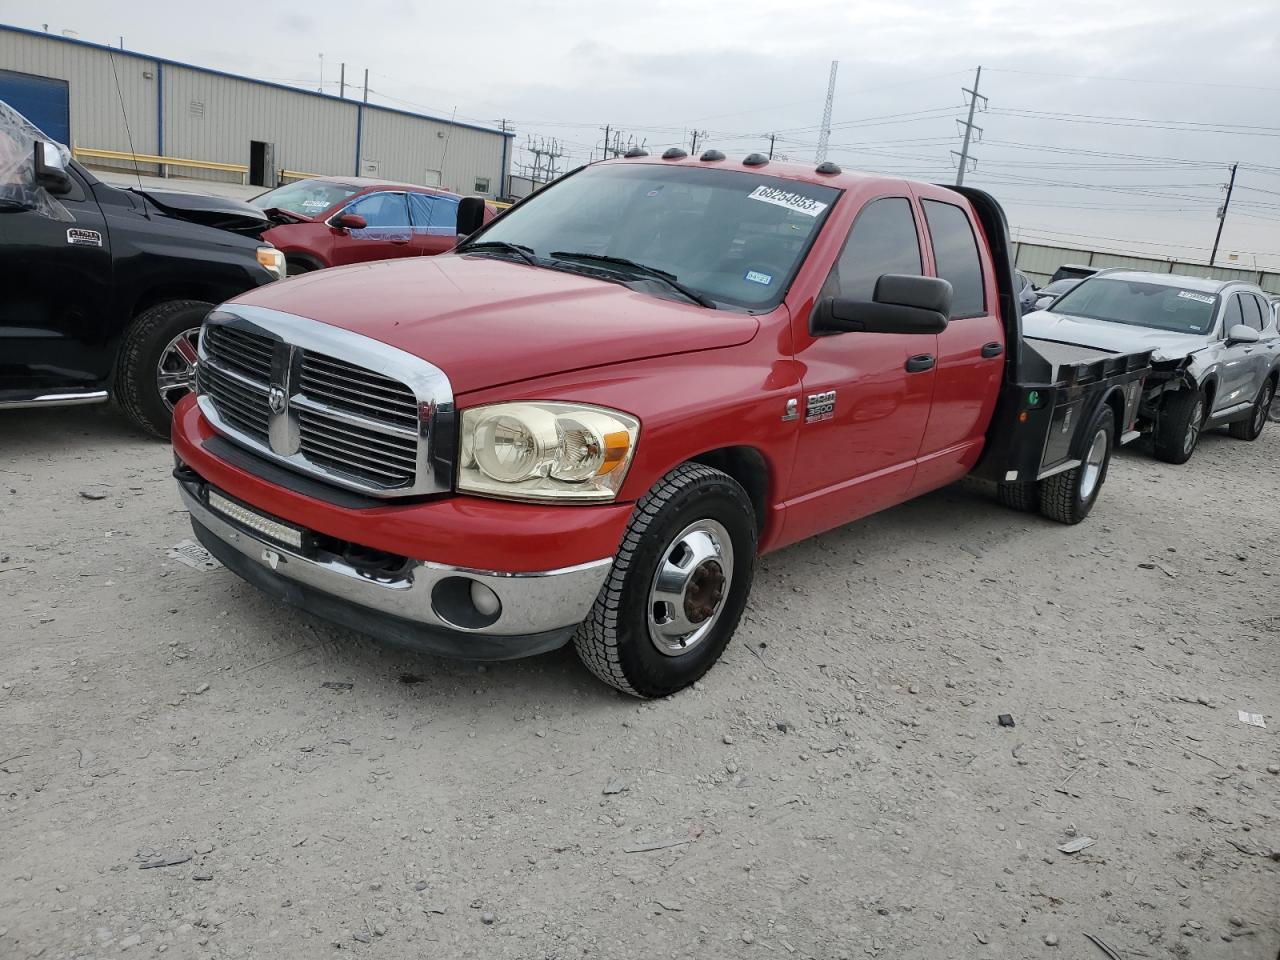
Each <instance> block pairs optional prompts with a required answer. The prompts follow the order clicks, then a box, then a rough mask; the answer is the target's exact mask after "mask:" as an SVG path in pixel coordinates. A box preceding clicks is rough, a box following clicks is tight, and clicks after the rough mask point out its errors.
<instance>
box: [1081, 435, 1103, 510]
mask: <svg viewBox="0 0 1280 960" xmlns="http://www.w3.org/2000/svg"><path fill="white" fill-rule="evenodd" d="M1107 439H1108V438H1107V431H1105V430H1099V431H1098V432H1097V433H1095V434H1094V435H1093V443H1091V444H1090V445H1089V452H1088V453H1086V454H1085V456H1084V469H1083V470H1082V472H1081V474H1080V499H1081V500H1088V499H1089V498H1090V497H1091V496H1093V491H1094V490H1095V489H1097V486H1098V478H1099V477H1101V476H1102V465H1103V464H1104V463H1106V461H1107Z"/></svg>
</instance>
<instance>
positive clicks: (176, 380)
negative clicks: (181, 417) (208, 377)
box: [114, 300, 213, 437]
mask: <svg viewBox="0 0 1280 960" xmlns="http://www.w3.org/2000/svg"><path fill="white" fill-rule="evenodd" d="M212 309H213V304H211V303H205V302H203V301H201V300H170V301H169V302H167V303H158V304H156V305H155V306H154V307H149V308H148V309H146V310H144V311H142V313H140V314H138V316H137V317H135V318H134V321H133V324H132V325H131V326H130V327H129V331H128V333H126V334H125V338H124V343H123V344H122V345H121V347H120V358H119V360H118V362H117V366H116V379H115V391H114V392H115V401H116V403H117V404H118V405H119V407H120V409H121V410H123V411H124V413H125V415H126V416H127V417H128V418H129V419H130V420H132V421H133V422H134V423H135V424H137V425H138V426H139V427H141V428H142V429H143V430H145V431H147V432H148V433H150V434H152V435H154V436H157V437H168V436H169V426H170V423H171V421H172V420H173V408H174V407H175V406H176V405H177V403H178V401H179V400H181V399H182V398H183V397H185V396H186V395H187V394H188V393H190V392H191V391H192V390H194V389H195V386H196V364H197V362H198V359H199V356H198V353H197V350H198V347H199V339H200V325H201V324H202V323H204V318H205V317H206V316H207V315H208V313H209V311H210V310H212Z"/></svg>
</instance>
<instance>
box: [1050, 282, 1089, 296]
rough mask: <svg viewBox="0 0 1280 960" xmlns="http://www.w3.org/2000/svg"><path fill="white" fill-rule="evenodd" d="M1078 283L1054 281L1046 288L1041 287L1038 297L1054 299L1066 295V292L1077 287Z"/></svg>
mask: <svg viewBox="0 0 1280 960" xmlns="http://www.w3.org/2000/svg"><path fill="white" fill-rule="evenodd" d="M1079 283H1080V281H1079V280H1055V281H1053V283H1050V284H1048V285H1046V286H1043V287H1041V288H1040V295H1041V296H1046V295H1047V296H1054V297H1056V296H1058V295H1059V294H1062V293H1066V292H1067V291H1068V290H1070V289H1071V288H1072V287H1074V286H1077V285H1078V284H1079Z"/></svg>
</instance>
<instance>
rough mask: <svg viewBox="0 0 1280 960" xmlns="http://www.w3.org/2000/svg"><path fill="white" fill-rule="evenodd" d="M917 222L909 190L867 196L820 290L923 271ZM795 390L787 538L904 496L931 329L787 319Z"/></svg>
mask: <svg viewBox="0 0 1280 960" xmlns="http://www.w3.org/2000/svg"><path fill="white" fill-rule="evenodd" d="M920 238H921V233H920V228H919V225H918V224H917V222H916V213H915V208H914V206H913V204H912V202H911V200H910V198H909V197H908V196H906V195H905V190H904V194H903V195H902V196H887V197H880V198H877V199H873V200H870V201H869V202H867V203H866V204H865V205H864V206H863V207H862V208H861V210H860V211H859V212H858V215H857V217H856V219H855V220H854V222H853V225H852V226H851V227H850V228H849V232H848V235H847V237H846V239H845V243H844V247H843V249H842V250H841V252H840V255H839V257H838V258H837V259H836V262H835V264H834V266H833V267H832V269H831V271H830V273H829V274H828V276H827V279H826V282H825V283H824V284H823V286H822V289H821V293H820V294H819V298H821V297H831V296H841V297H849V298H853V299H858V300H871V299H872V297H873V294H874V292H875V285H876V281H877V280H878V279H879V277H880V276H881V275H883V274H886V273H899V274H916V275H919V274H923V273H924V259H923V257H922V256H921V252H920ZM792 332H793V336H794V341H795V358H796V360H797V361H799V362H800V363H801V364H802V378H803V388H804V392H803V395H802V396H801V398H800V401H799V404H798V410H797V411H796V416H797V418H798V420H799V421H800V423H799V439H798V441H797V447H796V456H795V463H794V468H793V470H792V473H791V490H790V491H789V496H788V504H787V520H786V523H787V539H788V540H791V539H799V538H800V537H802V536H808V535H810V534H811V533H814V532H817V531H820V530H826V529H830V528H831V527H833V526H836V525H838V524H841V523H846V522H848V521H850V520H853V519H856V518H858V517H861V516H866V515H867V514H870V513H874V512H875V511H877V510H881V509H883V508H885V507H888V506H891V505H893V504H895V503H898V502H900V501H901V500H904V499H905V498H906V496H907V490H908V489H909V487H910V485H911V479H912V475H913V474H914V472H915V461H916V456H917V454H918V452H919V449H920V441H921V439H922V437H923V436H924V432H925V425H926V423H927V421H928V418H929V406H930V403H931V401H932V398H933V388H934V378H935V373H934V364H935V363H936V359H937V350H938V338H937V336H936V335H933V334H925V335H921V334H892V333H842V334H836V335H827V336H814V335H812V334H811V333H810V331H809V328H808V317H807V316H804V317H799V318H798V319H797V322H796V323H795V324H794V329H793V331H792Z"/></svg>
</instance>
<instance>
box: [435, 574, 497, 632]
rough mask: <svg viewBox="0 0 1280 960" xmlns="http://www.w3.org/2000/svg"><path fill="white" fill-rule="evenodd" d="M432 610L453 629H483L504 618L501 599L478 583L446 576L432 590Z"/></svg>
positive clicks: (466, 578) (477, 581)
mask: <svg viewBox="0 0 1280 960" xmlns="http://www.w3.org/2000/svg"><path fill="white" fill-rule="evenodd" d="M431 609H432V610H434V611H435V615H436V616H437V617H439V618H440V619H441V620H443V621H444V622H445V623H447V624H449V625H450V626H454V627H461V628H462V629H464V630H482V629H484V628H485V627H489V626H492V625H493V624H495V623H497V621H498V618H499V617H500V616H502V600H501V598H499V596H498V595H497V593H495V592H494V591H493V589H492V588H491V587H489V586H488V585H487V584H484V583H481V582H480V581H479V580H473V579H471V578H470V577H445V578H444V579H443V580H441V581H440V582H439V583H437V584H436V585H435V586H434V587H432V588H431Z"/></svg>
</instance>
